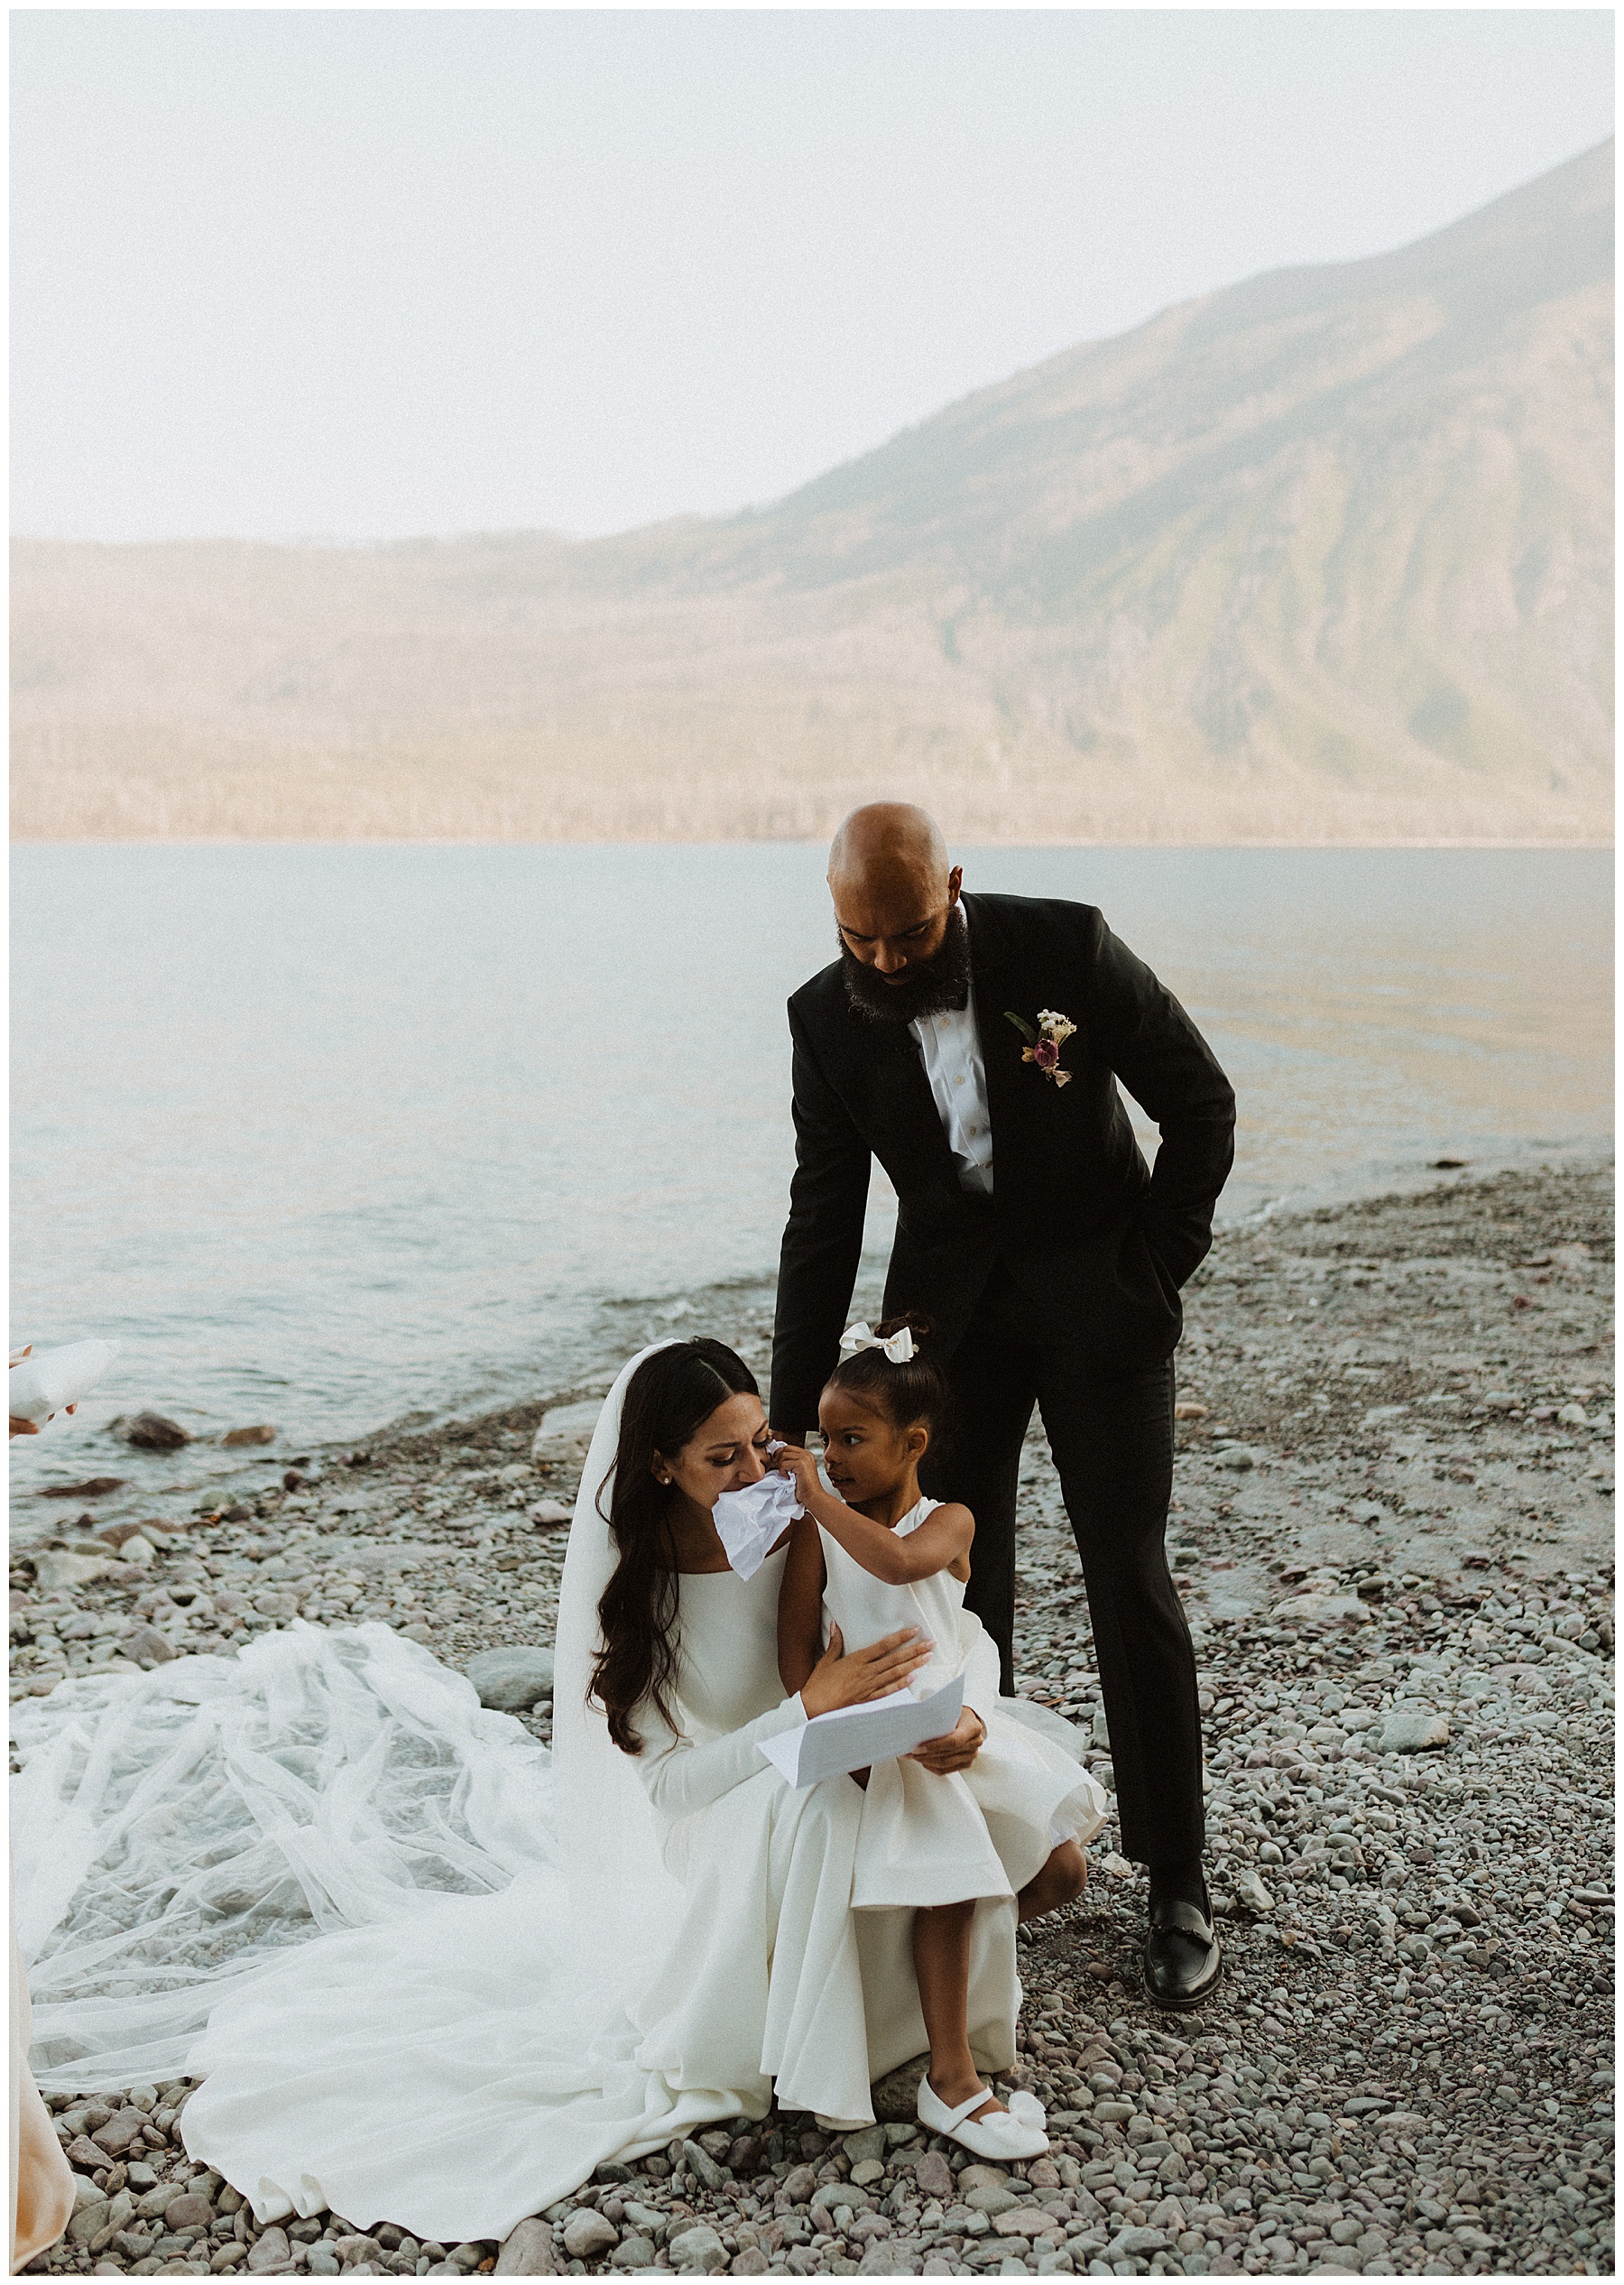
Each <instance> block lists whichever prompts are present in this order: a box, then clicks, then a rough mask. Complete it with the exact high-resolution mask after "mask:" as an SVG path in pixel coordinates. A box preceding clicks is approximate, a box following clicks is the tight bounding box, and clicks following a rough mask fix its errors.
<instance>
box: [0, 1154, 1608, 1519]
mask: <svg viewBox="0 0 1624 2285" xmlns="http://www.w3.org/2000/svg"><path fill="white" fill-rule="evenodd" d="M1613 1166H1614V1151H1613V1145H1612V1143H1611V1142H1610V1141H1605V1142H1604V1141H1601V1140H1596V1139H1586V1138H1581V1139H1578V1140H1573V1141H1570V1142H1562V1143H1557V1144H1551V1143H1541V1142H1518V1143H1510V1144H1507V1145H1506V1146H1505V1147H1504V1148H1503V1149H1501V1150H1499V1151H1488V1152H1480V1153H1479V1154H1478V1155H1477V1156H1476V1157H1474V1158H1471V1159H1463V1161H1461V1163H1460V1164H1459V1165H1458V1166H1454V1167H1450V1168H1447V1169H1445V1168H1442V1167H1440V1166H1438V1165H1436V1164H1431V1163H1426V1162H1416V1161H1409V1162H1407V1163H1405V1164H1402V1165H1399V1166H1396V1167H1388V1168H1379V1169H1369V1168H1365V1169H1357V1170H1348V1171H1347V1172H1345V1173H1343V1174H1342V1175H1337V1176H1331V1177H1327V1178H1326V1179H1325V1180H1323V1181H1321V1182H1318V1183H1315V1184H1314V1185H1312V1186H1306V1187H1305V1188H1304V1189H1302V1190H1301V1191H1297V1192H1292V1193H1289V1194H1284V1195H1281V1196H1278V1197H1274V1198H1266V1199H1265V1200H1264V1201H1263V1203H1262V1204H1261V1205H1259V1206H1250V1207H1246V1208H1245V1209H1244V1211H1236V1212H1233V1213H1230V1214H1226V1213H1225V1212H1224V1210H1223V1205H1224V1202H1223V1199H1220V1201H1219V1216H1218V1220H1217V1224H1216V1239H1217V1240H1218V1241H1223V1240H1225V1239H1227V1238H1230V1237H1233V1236H1236V1235H1242V1234H1244V1233H1247V1232H1257V1231H1260V1230H1263V1229H1266V1228H1271V1227H1274V1228H1283V1227H1286V1226H1288V1225H1291V1224H1294V1223H1295V1222H1296V1221H1298V1220H1301V1219H1302V1218H1304V1217H1308V1216H1314V1215H1319V1214H1324V1213H1325V1212H1342V1211H1352V1210H1357V1209H1359V1208H1361V1207H1363V1206H1366V1205H1369V1204H1370V1203H1372V1202H1376V1201H1379V1200H1382V1199H1398V1198H1418V1197H1422V1196H1424V1195H1426V1194H1428V1193H1433V1192H1437V1193H1440V1194H1444V1195H1447V1194H1449V1193H1451V1192H1453V1191H1455V1190H1458V1189H1462V1188H1463V1187H1464V1188H1467V1189H1470V1188H1471V1187H1472V1185H1473V1184H1475V1183H1481V1182H1482V1181H1485V1180H1496V1179H1498V1178H1499V1177H1500V1176H1502V1175H1511V1176H1537V1175H1539V1174H1543V1173H1554V1174H1556V1173H1571V1174H1577V1175H1580V1176H1586V1175H1595V1176H1598V1177H1601V1176H1608V1177H1610V1174H1611V1171H1612V1169H1613ZM887 1248H889V1238H888V1239H887ZM885 1262H886V1252H885V1251H874V1252H872V1253H871V1252H867V1251H865V1253H864V1254H863V1261H862V1263H861V1266H860V1269H859V1272H858V1283H857V1289H856V1293H855V1295H854V1304H853V1314H854V1316H864V1315H866V1316H869V1317H871V1318H872V1315H873V1314H874V1312H875V1311H876V1310H877V1309H878V1308H879V1307H880V1300H881V1289H882V1287H883V1284H884V1277H885ZM775 1282H776V1272H775V1271H774V1270H773V1269H772V1268H763V1269H761V1271H759V1272H754V1273H752V1272H742V1273H741V1274H739V1275H737V1276H734V1277H731V1278H727V1279H724V1280H722V1281H718V1282H716V1283H715V1284H712V1285H706V1286H701V1287H689V1288H687V1289H686V1290H678V1291H673V1292H671V1293H666V1294H651V1295H635V1296H632V1295H628V1296H610V1297H604V1298H599V1299H596V1300H593V1301H592V1302H591V1303H590V1305H589V1306H590V1313H591V1314H590V1320H589V1321H590V1322H591V1323H592V1326H593V1330H592V1332H591V1333H590V1334H589V1335H588V1336H587V1337H586V1341H587V1346H591V1347H593V1348H595V1349H596V1350H597V1351H598V1353H599V1355H600V1356H601V1357H602V1358H603V1360H604V1362H603V1364H602V1366H601V1368H597V1369H595V1370H594V1372H593V1373H592V1374H589V1375H588V1376H587V1377H586V1378H585V1379H577V1380H558V1381H556V1382H551V1381H549V1378H548V1375H547V1369H546V1367H545V1365H542V1366H539V1367H538V1368H537V1369H536V1370H535V1372H534V1374H532V1375H531V1385H532V1386H533V1387H537V1388H540V1390H541V1393H540V1394H539V1395H536V1396H533V1397H531V1396H526V1397H517V1396H516V1397H514V1398H513V1399H512V1400H511V1401H510V1402H508V1403H506V1404H494V1405H490V1404H486V1405H484V1406H481V1405H479V1404H477V1403H475V1404H473V1405H470V1404H468V1403H467V1402H466V1401H461V1402H459V1401H458V1400H457V1399H455V1398H453V1399H452V1400H451V1401H450V1402H448V1404H447V1405H446V1406H445V1407H444V1408H443V1409H441V1410H439V1411H423V1412H407V1413H403V1414H401V1413H397V1414H395V1415H392V1416H391V1417H389V1418H387V1419H385V1420H383V1421H381V1422H378V1423H376V1424H375V1425H373V1426H372V1427H370V1428H368V1429H364V1430H362V1431H360V1432H358V1433H356V1434H355V1435H354V1436H353V1437H350V1438H347V1439H346V1438H340V1437H327V1438H323V1437H321V1436H314V1437H311V1438H307V1439H304V1440H303V1441H302V1442H300V1441H296V1440H295V1437H294V1435H293V1434H292V1433H291V1432H288V1431H284V1430H281V1429H279V1430H278V1432H277V1434H276V1435H275V1437H274V1439H272V1442H271V1443H270V1444H268V1445H267V1446H266V1447H265V1448H263V1451H260V1450H257V1449H255V1448H248V1449H247V1450H245V1451H228V1450H226V1448H223V1445H222V1441H221V1437H220V1436H219V1435H218V1434H211V1433H205V1434H200V1435H198V1437H197V1438H196V1439H195V1440H194V1441H193V1443H192V1444H191V1445H189V1447H187V1448H185V1449H184V1450H183V1451H182V1452H180V1453H171V1454H164V1455H161V1456H159V1455H153V1454H149V1453H144V1452H138V1451H134V1450H133V1449H132V1448H130V1447H129V1446H127V1445H125V1444H124V1443H122V1442H121V1441H119V1440H118V1439H108V1438H107V1437H106V1432H105V1429H103V1428H100V1427H98V1426H97V1424H96V1423H95V1422H94V1420H88V1421H87V1423H86V1425H85V1427H84V1429H82V1430H80V1431H79V1432H78V1433H77V1434H76V1433H75V1432H74V1431H73V1430H72V1429H66V1430H64V1431H63V1432H61V1433H60V1435H59V1436H58V1437H56V1438H55V1439H51V1441H52V1444H53V1445H54V1447H55V1449H54V1450H52V1451H51V1452H50V1453H49V1454H48V1453H47V1452H46V1451H41V1452H40V1453H39V1454H38V1456H37V1457H38V1460H39V1463H40V1465H41V1466H42V1468H44V1467H46V1466H49V1470H50V1473H51V1475H52V1476H56V1477H58V1478H60V1479H67V1478H69V1477H71V1478H74V1479H75V1480H76V1482H77V1483H78V1484H79V1485H83V1484H85V1483H88V1482H93V1481H96V1480H98V1479H99V1480H102V1481H104V1482H106V1481H109V1480H112V1479H115V1478H116V1479H117V1481H118V1490H117V1491H115V1492H108V1493H106V1494H102V1495H101V1496H100V1497H99V1498H96V1499H92V1500H91V1501H90V1502H89V1506H90V1508H91V1509H92V1510H94V1511H96V1512H94V1513H88V1512H87V1507H86V1503H85V1501H84V1500H82V1499H77V1498H73V1497H69V1495H68V1494H67V1493H64V1494H63V1497H62V1500H61V1503H60V1512H59V1513H57V1514H55V1515H52V1514H51V1513H49V1512H48V1501H49V1498H50V1490H51V1487H50V1485H48V1484H41V1483H32V1482H24V1483H23V1484H22V1485H18V1484H17V1483H16V1479H15V1474H14V1489H13V1493H12V1500H11V1514H10V1544H11V1548H12V1550H13V1551H14V1553H16V1552H20V1551H21V1550H23V1549H25V1548H27V1547H31V1546H34V1545H39V1544H44V1543H46V1542H48V1541H49V1540H50V1539H51V1538H52V1537H53V1536H60V1535H61V1534H63V1533H64V1532H72V1531H78V1532H80V1533H83V1532H86V1531H88V1532H92V1533H94V1532H95V1531H100V1530H105V1529H107V1528H110V1527H112V1526H115V1525H117V1524H119V1523H122V1522H128V1521H132V1520H134V1519H136V1518H138V1517H139V1516H140V1515H142V1514H143V1513H144V1512H145V1511H146V1510H147V1509H148V1508H151V1507H156V1506H161V1505H163V1504H165V1503H171V1504H172V1503H174V1502H176V1501H178V1500H179V1501H185V1500H189V1498H190V1497H191V1496H192V1495H193V1494H203V1495H206V1496H207V1495H208V1494H209V1493H210V1492H211V1490H212V1491H214V1492H216V1493H217V1494H218V1495H219V1496H220V1497H224V1496H225V1495H226V1494H227V1493H230V1494H235V1496H236V1497H238V1498H247V1499H250V1500H252V1499H254V1498H255V1497H257V1496H258V1494H260V1493H261V1492H262V1491H263V1489H264V1488H265V1484H264V1477H265V1475H266V1473H267V1472H269V1473H270V1474H271V1475H272V1476H280V1475H281V1473H282V1472H283V1471H284V1470H285V1469H286V1468H287V1467H288V1466H289V1465H290V1464H291V1457H292V1456H296V1455H300V1454H304V1453H309V1455H311V1456H312V1457H314V1456H316V1455H318V1454H323V1453H331V1452H334V1451H337V1450H341V1449H343V1448H346V1444H347V1445H349V1446H350V1447H351V1448H370V1447H373V1446H383V1445H388V1444H392V1443H393V1442H394V1441H396V1440H397V1439H400V1438H402V1437H407V1436H417V1435H431V1436H432V1435H437V1434H441V1433H449V1432H450V1431H451V1430H453V1429H458V1428H461V1427H464V1426H466V1425H469V1424H475V1425H477V1423H478V1422H480V1421H481V1420H497V1419H504V1420H505V1419H506V1418H507V1417H508V1415H509V1414H516V1413H518V1412H521V1411H524V1410H525V1409H526V1408H527V1407H528V1406H533V1407H535V1408H537V1409H538V1417H539V1412H540V1411H542V1410H545V1409H546V1408H547V1407H548V1406H549V1405H556V1404H566V1403H573V1402H581V1401H583V1400H584V1399H586V1398H587V1397H589V1396H594V1395H601V1394H602V1393H603V1391H604V1389H606V1388H607V1387H608V1385H609V1383H610V1381H611V1380H612V1379H613V1377H614V1370H615V1369H618V1361H619V1360H620V1359H623V1358H624V1357H625V1356H627V1355H631V1354H632V1352H633V1351H634V1350H635V1349H636V1348H638V1347H639V1346H642V1344H643V1343H644V1342H646V1341H648V1340H651V1339H654V1338H657V1337H658V1336H659V1333H660V1331H662V1330H664V1329H666V1328H668V1327H669V1326H671V1325H676V1324H678V1323H687V1322H688V1321H689V1320H690V1319H692V1320H693V1322H694V1323H695V1325H696V1326H697V1325H698V1323H699V1322H700V1321H701V1320H704V1321H705V1322H706V1323H708V1322H709V1319H710V1318H711V1317H713V1316H715V1317H717V1318H720V1319H721V1320H723V1321H724V1322H726V1321H731V1320H732V1318H733V1317H734V1314H735V1313H736V1312H737V1311H738V1309H740V1307H741V1304H742V1303H743V1301H745V1300H748V1302H749V1304H750V1305H751V1314H752V1318H753V1316H754V1315H755V1314H759V1308H760V1304H761V1297H762V1296H763V1295H765V1296H766V1297H768V1299H769V1300H770V1297H771V1294H772V1292H773V1289H774V1285H775ZM759 1346H760V1345H759V1343H758V1351H759ZM611 1360H614V1362H613V1363H612V1362H611ZM747 1361H749V1362H752V1363H754V1362H756V1361H757V1360H756V1359H755V1358H751V1359H748V1360H747ZM515 1377H517V1375H516V1374H515ZM94 1402H95V1400H94V1399H92V1403H93V1404H94ZM130 1402H132V1403H133V1404H134V1400H130ZM134 1409H140V1406H139V1404H134ZM244 1409H245V1411H246V1409H247V1408H246V1407H245V1408H244ZM89 1439H95V1440H96V1444H97V1449H98V1452H99V1457H98V1458H97V1459H96V1460H95V1461H92V1460H91V1459H89V1458H88V1457H87V1444H88V1440H89ZM70 1452H71V1453H72V1454H73V1456H74V1457H73V1458H72V1459H70V1458H69V1453H70ZM59 1455H60V1457H59ZM14 1457H15V1454H14ZM29 1457H30V1459H31V1460H32V1458H33V1457H35V1456H34V1455H32V1454H31V1455H30V1456H29ZM177 1473H179V1475H180V1479H181V1480H180V1481H175V1480H173V1479H174V1478H175V1476H176V1475H177ZM164 1478H167V1479H169V1480H160V1479H164ZM188 1478H189V1480H188ZM71 1488H72V1487H71V1486H70V1487H69V1489H70V1490H71Z"/></svg>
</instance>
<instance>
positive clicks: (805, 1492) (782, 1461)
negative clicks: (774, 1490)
mask: <svg viewBox="0 0 1624 2285" xmlns="http://www.w3.org/2000/svg"><path fill="white" fill-rule="evenodd" d="M772 1457H773V1465H774V1466H775V1467H776V1468H777V1469H778V1471H779V1474H780V1476H790V1477H792V1478H793V1479H794V1483H795V1495H796V1497H797V1499H798V1500H799V1502H800V1503H801V1505H802V1506H803V1507H810V1505H811V1503H812V1502H813V1500H814V1499H815V1498H816V1497H817V1494H819V1493H820V1492H822V1490H823V1485H822V1483H821V1481H820V1480H819V1477H818V1474H817V1461H816V1459H814V1457H812V1455H811V1453H810V1452H808V1451H807V1449H806V1448H805V1446H804V1445H800V1444H786V1445H785V1446H784V1448H783V1449H782V1450H781V1451H780V1452H775V1453H774V1454H773V1456H772Z"/></svg>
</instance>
